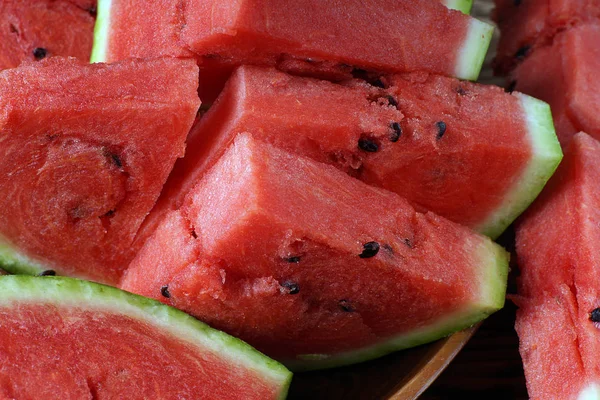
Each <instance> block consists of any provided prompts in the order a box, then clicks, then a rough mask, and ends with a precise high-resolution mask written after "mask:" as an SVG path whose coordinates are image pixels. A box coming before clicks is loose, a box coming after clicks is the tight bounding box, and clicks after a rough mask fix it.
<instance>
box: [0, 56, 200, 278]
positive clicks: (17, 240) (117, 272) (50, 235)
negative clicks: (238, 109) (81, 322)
mask: <svg viewBox="0 0 600 400" xmlns="http://www.w3.org/2000/svg"><path fill="white" fill-rule="evenodd" d="M197 88H198V67H197V65H196V63H195V62H194V61H193V60H179V59H174V58H162V59H153V60H127V61H123V62H119V63H114V64H111V65H107V64H94V65H90V64H87V63H83V62H80V61H78V60H75V59H64V58H61V57H52V58H49V59H47V60H42V61H40V62H36V63H25V64H22V65H21V66H20V67H19V68H15V69H7V70H4V71H2V72H0V152H1V153H2V158H1V159H0V191H1V192H2V193H3V196H2V197H1V198H0V262H1V264H0V266H1V267H3V268H5V269H7V270H8V271H9V272H13V273H33V274H36V273H41V272H43V271H45V270H54V271H56V273H58V274H60V275H70V276H74V277H85V278H87V279H91V280H95V281H99V282H105V283H112V284H116V282H118V281H119V279H120V277H121V274H122V272H123V270H124V269H125V268H126V267H127V265H128V264H129V262H130V261H131V260H132V259H133V257H134V255H135V253H136V250H137V249H135V248H133V247H132V244H133V240H134V238H135V235H136V233H137V231H138V229H139V227H140V226H141V224H142V221H143V220H144V219H145V217H146V215H147V214H148V212H149V211H150V209H151V208H152V206H153V205H154V203H155V202H156V200H157V198H158V196H159V193H160V191H161V189H162V186H163V184H164V182H165V181H166V179H167V176H168V175H169V173H170V172H171V169H172V168H173V165H174V163H175V160H176V159H177V158H179V157H182V156H183V153H184V149H185V139H186V137H187V134H188V132H189V130H190V128H191V126H192V123H193V121H194V119H195V117H196V113H197V110H198V107H199V105H200V101H199V99H198V94H197Z"/></svg>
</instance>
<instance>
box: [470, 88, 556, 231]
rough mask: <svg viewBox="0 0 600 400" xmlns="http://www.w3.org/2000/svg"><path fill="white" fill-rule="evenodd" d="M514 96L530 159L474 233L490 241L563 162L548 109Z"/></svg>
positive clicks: (521, 210) (522, 97)
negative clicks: (524, 125)
mask: <svg viewBox="0 0 600 400" xmlns="http://www.w3.org/2000/svg"><path fill="white" fill-rule="evenodd" d="M514 96H516V97H517V98H518V99H519V100H520V102H521V105H522V108H523V110H524V115H525V119H526V121H527V130H528V132H529V140H530V143H531V149H532V155H531V158H530V160H529V163H528V164H527V166H526V167H525V169H524V171H523V173H522V175H521V177H520V178H519V179H518V180H517V184H516V185H515V186H514V188H513V189H512V190H511V191H510V192H509V193H508V194H507V195H506V196H505V198H504V201H503V203H502V205H501V206H499V207H498V209H497V210H496V212H494V213H493V214H492V215H490V216H489V217H488V218H487V219H486V221H485V222H484V223H483V224H481V225H480V226H479V227H477V229H476V230H477V231H478V232H481V233H483V234H484V235H487V236H489V237H491V238H492V239H495V238H497V237H498V236H500V235H501V234H502V232H504V231H505V230H506V228H507V227H508V226H509V225H510V224H511V223H513V221H514V220H515V219H517V217H518V216H519V215H521V214H522V213H523V211H525V210H526V209H527V208H528V207H529V206H530V205H531V203H532V202H533V201H534V200H535V199H536V197H537V196H538V195H539V194H540V192H541V191H542V189H543V188H544V186H545V185H546V183H547V182H548V180H549V179H550V177H552V175H553V174H554V172H555V171H556V168H558V165H559V164H560V161H561V160H562V158H563V153H562V149H561V147H560V143H559V141H558V138H557V137H556V132H555V130H554V123H553V120H552V112H551V110H550V106H549V105H548V104H546V103H544V102H543V101H541V100H538V99H535V98H533V97H530V96H527V95H525V94H521V93H514Z"/></svg>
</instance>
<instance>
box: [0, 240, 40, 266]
mask: <svg viewBox="0 0 600 400" xmlns="http://www.w3.org/2000/svg"><path fill="white" fill-rule="evenodd" d="M0 267H2V268H3V269H5V270H6V271H7V272H10V273H11V274H27V275H37V274H39V273H40V272H43V271H45V270H48V269H51V268H47V267H45V266H44V265H42V264H40V263H38V262H36V261H33V260H31V259H29V258H27V257H25V256H24V255H22V254H20V253H19V252H18V251H16V250H15V249H14V248H12V247H11V246H10V245H8V244H7V243H6V242H5V241H3V240H2V239H1V238H0Z"/></svg>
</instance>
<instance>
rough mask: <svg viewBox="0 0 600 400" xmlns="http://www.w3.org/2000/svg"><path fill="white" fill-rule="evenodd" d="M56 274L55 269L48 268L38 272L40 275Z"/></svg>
mask: <svg viewBox="0 0 600 400" xmlns="http://www.w3.org/2000/svg"><path fill="white" fill-rule="evenodd" d="M55 275H56V271H55V270H53V269H47V270H45V271H42V272H40V273H39V274H38V276H55Z"/></svg>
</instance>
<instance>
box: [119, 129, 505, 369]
mask: <svg viewBox="0 0 600 400" xmlns="http://www.w3.org/2000/svg"><path fill="white" fill-rule="evenodd" d="M507 269H508V254H507V253H506V252H505V251H504V250H503V249H502V248H501V247H500V246H498V245H496V244H495V243H493V242H492V241H491V240H490V239H489V238H487V237H484V236H482V235H478V234H476V233H473V232H472V231H471V230H469V229H467V228H465V227H462V226H460V225H457V224H454V223H452V222H450V221H448V220H445V219H443V218H441V217H438V216H437V215H435V214H432V213H427V214H421V213H416V212H415V211H414V209H413V208H412V207H411V206H410V205H409V204H408V203H407V202H406V200H404V199H402V198H401V197H400V196H398V195H396V194H395V193H391V192H388V191H386V190H382V189H378V188H375V187H372V186H369V185H366V184H364V183H363V182H360V181H359V180H356V179H353V178H351V177H349V176H348V175H346V174H345V173H343V172H341V171H339V170H338V169H336V168H334V167H332V166H329V165H326V164H323V163H318V162H316V161H313V160H311V159H308V158H304V157H299V156H297V155H294V154H291V153H287V152H285V151H282V150H280V149H277V148H275V147H272V146H271V145H269V144H267V143H264V142H260V141H258V140H256V139H254V138H253V137H252V136H250V135H248V134H240V135H239V136H238V137H237V138H236V139H235V141H234V142H233V144H232V145H231V146H230V148H229V150H228V151H227V152H226V153H225V155H223V157H221V159H220V160H219V162H218V163H217V164H215V165H214V167H213V168H212V169H211V170H210V171H209V172H208V173H207V174H206V175H205V176H204V178H203V179H202V180H201V181H200V182H199V183H198V184H197V185H196V186H195V187H194V188H192V190H191V191H190V192H189V193H188V194H187V196H186V197H185V199H184V201H183V205H182V206H181V207H180V208H179V209H178V210H175V211H172V212H170V213H168V214H167V215H166V217H165V218H164V219H163V221H162V223H161V224H160V226H159V227H158V229H156V230H155V232H154V234H153V235H152V237H151V238H150V239H148V240H147V242H146V244H145V245H144V247H143V248H142V250H141V251H140V252H139V253H138V255H137V257H136V258H135V260H134V261H133V262H132V264H131V265H130V267H129V268H128V270H127V272H126V274H125V276H124V279H123V281H122V283H121V287H122V288H123V289H125V290H128V291H131V292H134V293H139V294H142V295H145V296H149V297H153V298H156V299H159V300H161V301H163V302H166V303H168V304H171V305H173V306H176V307H177V308H180V309H182V310H185V311H186V312H189V313H191V314H192V315H195V316H196V317H198V318H200V319H202V320H204V321H206V322H207V323H209V324H211V326H214V327H217V328H218V329H223V330H224V331H226V332H228V333H230V334H232V335H235V336H237V337H240V338H242V339H243V340H245V341H247V342H248V343H250V344H252V345H253V346H255V347H256V348H257V349H259V350H260V351H263V352H264V353H265V354H267V355H269V356H271V357H273V358H275V359H278V360H281V361H282V362H283V363H284V364H286V365H288V366H290V367H292V368H294V369H296V370H301V369H317V368H330V367H335V366H340V365H346V364H351V363H357V362H361V361H365V360H369V359H372V358H376V357H379V356H382V355H384V354H387V353H389V352H392V351H396V350H400V349H404V348H407V347H412V346H417V345H419V344H423V343H426V342H429V341H433V340H435V339H438V338H441V337H443V336H446V335H449V334H451V333H453V332H455V331H458V330H460V329H463V328H466V327H468V326H471V325H473V324H474V323H476V322H478V321H480V320H482V319H483V318H485V317H486V316H488V315H489V314H491V313H493V312H495V311H496V310H498V309H500V308H502V306H503V304H504V294H505V289H506V276H507ZM165 288H167V289H168V295H165V292H164V291H165Z"/></svg>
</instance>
